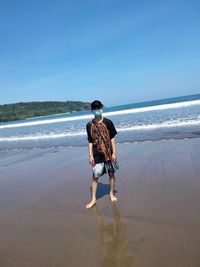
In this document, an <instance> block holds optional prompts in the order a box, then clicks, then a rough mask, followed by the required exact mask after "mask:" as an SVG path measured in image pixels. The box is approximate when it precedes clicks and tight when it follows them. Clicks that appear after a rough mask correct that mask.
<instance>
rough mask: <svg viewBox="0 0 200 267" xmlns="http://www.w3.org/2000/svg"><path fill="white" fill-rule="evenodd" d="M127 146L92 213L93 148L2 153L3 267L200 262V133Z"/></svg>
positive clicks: (173, 266)
mask: <svg viewBox="0 0 200 267" xmlns="http://www.w3.org/2000/svg"><path fill="white" fill-rule="evenodd" d="M117 150H118V160H119V164H120V170H119V171H118V172H117V174H116V176H117V178H116V190H117V196H118V202H117V204H111V203H110V201H109V197H108V192H109V184H108V178H107V176H106V175H105V176H103V177H101V179H100V180H99V187H98V194H97V195H98V203H97V205H96V206H95V207H94V208H92V209H91V210H86V209H85V205H86V204H87V202H88V201H89V200H90V183H91V168H90V166H89V164H88V162H87V160H88V155H87V147H77V148H57V149H56V148H52V149H38V150H25V151H15V152H13V151H7V152H1V153H0V267H71V266H72V267H77V266H81V267H82V266H86V267H90V266H92V267H94V266H95V267H98V266H107V267H111V266H113V267H114V266H117V267H118V266H120V267H130V266H134V267H165V266H166V267H179V266H180V267H190V266H191V267H198V266H200V253H199V250H200V208H199V205H200V204H199V203H200V139H199V138H195V139H188V140H168V141H154V142H143V143H134V144H128V143H127V144H118V145H117Z"/></svg>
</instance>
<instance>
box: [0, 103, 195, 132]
mask: <svg viewBox="0 0 200 267" xmlns="http://www.w3.org/2000/svg"><path fill="white" fill-rule="evenodd" d="M193 105H200V100H193V101H185V102H179V103H171V104H162V105H157V106H150V107H141V108H133V109H125V110H119V111H110V112H104V113H103V116H116V115H123V114H130V113H138V112H146V111H153V110H163V109H172V108H173V109H174V108H181V107H187V106H193ZM91 118H93V115H82V116H74V117H67V118H60V119H49V120H42V121H31V122H22V123H16V124H7V125H0V129H5V128H17V127H25V126H33V125H42V124H51V123H58V122H66V121H75V120H84V119H91Z"/></svg>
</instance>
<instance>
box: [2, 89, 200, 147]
mask: <svg viewBox="0 0 200 267" xmlns="http://www.w3.org/2000/svg"><path fill="white" fill-rule="evenodd" d="M103 116H104V117H107V118H109V119H111V120H112V121H113V123H114V124H115V127H116V129H117V131H118V134H117V136H116V141H117V142H118V143H126V142H143V141H154V140H167V139H183V138H195V137H200V94H197V95H192V96H184V97H176V98H169V99H161V100H155V101H148V102H142V103H134V104H128V105H121V106H115V107H108V108H105V109H104V113H103ZM92 118H93V115H92V114H91V112H90V111H83V112H74V113H70V114H57V115H53V116H48V117H38V118H32V119H27V120H21V121H14V122H9V123H1V124H0V150H10V149H33V148H46V147H68V146H70V147H73V146H85V145H87V136H86V130H85V126H86V124H87V122H88V121H90V120H91V119H92Z"/></svg>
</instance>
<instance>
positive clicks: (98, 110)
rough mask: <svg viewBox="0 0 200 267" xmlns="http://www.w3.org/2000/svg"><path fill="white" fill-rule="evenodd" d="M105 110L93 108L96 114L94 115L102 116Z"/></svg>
mask: <svg viewBox="0 0 200 267" xmlns="http://www.w3.org/2000/svg"><path fill="white" fill-rule="evenodd" d="M102 112H103V110H102V109H95V110H92V113H93V114H94V116H95V117H96V116H101V114H102Z"/></svg>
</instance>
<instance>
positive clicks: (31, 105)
mask: <svg viewBox="0 0 200 267" xmlns="http://www.w3.org/2000/svg"><path fill="white" fill-rule="evenodd" d="M88 109H90V103H86V102H81V101H44V102H20V103H14V104H5V105H0V122H6V121H13V120H21V119H27V118H32V117H38V116H48V115H53V114H59V113H67V112H74V111H82V110H88Z"/></svg>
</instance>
